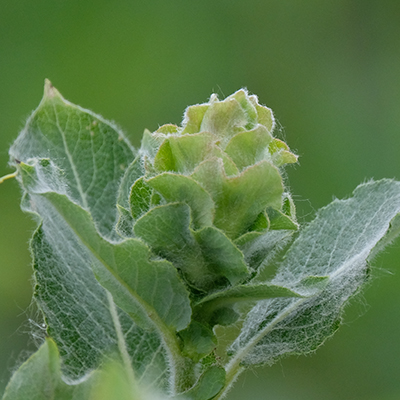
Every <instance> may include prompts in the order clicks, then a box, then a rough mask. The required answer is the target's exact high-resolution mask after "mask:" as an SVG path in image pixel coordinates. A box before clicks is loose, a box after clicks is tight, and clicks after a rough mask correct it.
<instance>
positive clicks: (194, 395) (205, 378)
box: [173, 365, 226, 400]
mask: <svg viewBox="0 0 400 400" xmlns="http://www.w3.org/2000/svg"><path fill="white" fill-rule="evenodd" d="M225 376H226V373H225V370H224V368H222V367H219V366H217V365H214V366H211V367H210V368H208V369H207V370H206V371H205V372H204V373H203V374H202V375H201V376H200V378H199V380H198V381H197V382H196V385H195V386H194V387H193V388H191V389H190V390H188V391H187V392H185V393H183V394H182V395H179V396H175V397H173V400H209V399H212V398H213V397H214V396H215V395H217V394H218V392H219V391H220V390H221V389H222V388H223V387H224V384H225Z"/></svg>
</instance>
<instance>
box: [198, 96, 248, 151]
mask: <svg viewBox="0 0 400 400" xmlns="http://www.w3.org/2000/svg"><path fill="white" fill-rule="evenodd" d="M246 124H247V118H246V113H245V111H244V110H243V109H242V107H241V106H240V104H239V102H238V101H237V100H236V99H235V98H232V97H231V98H227V99H225V100H224V101H221V102H214V103H212V104H211V105H210V106H209V107H208V109H207V111H206V112H205V113H204V118H203V121H202V122H201V126H200V132H203V131H205V132H211V133H212V134H214V135H215V136H216V137H217V138H218V139H219V140H221V143H222V145H223V147H225V146H226V144H227V142H228V141H229V139H230V138H231V137H232V136H234V135H235V134H236V133H238V132H240V131H243V130H244V129H245V128H244V127H245V126H246Z"/></svg>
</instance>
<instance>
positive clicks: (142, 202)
mask: <svg viewBox="0 0 400 400" xmlns="http://www.w3.org/2000/svg"><path fill="white" fill-rule="evenodd" d="M152 195H153V189H152V188H151V187H150V186H149V185H148V184H147V183H146V182H145V180H144V178H139V179H138V180H137V181H136V182H135V183H134V184H133V186H132V189H131V194H130V197H129V204H130V209H131V213H132V216H133V218H135V219H137V218H140V217H141V216H142V215H143V214H145V213H146V212H147V211H149V209H150V205H151V197H152ZM132 227H133V226H132Z"/></svg>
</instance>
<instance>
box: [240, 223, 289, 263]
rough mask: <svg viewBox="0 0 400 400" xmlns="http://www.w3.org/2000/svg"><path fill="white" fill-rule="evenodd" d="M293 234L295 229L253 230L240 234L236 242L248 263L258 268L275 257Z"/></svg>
mask: <svg viewBox="0 0 400 400" xmlns="http://www.w3.org/2000/svg"><path fill="white" fill-rule="evenodd" d="M292 236H293V231H290V230H271V231H264V232H255V231H253V232H247V233H245V234H244V235H242V236H240V237H239V238H237V239H236V240H235V242H234V243H235V244H236V246H237V247H238V248H239V249H240V250H241V251H242V253H243V254H244V259H245V262H246V263H247V265H248V266H249V267H250V268H252V269H254V270H256V269H257V268H259V267H260V265H263V264H267V263H269V262H270V261H271V260H272V259H274V257H275V255H276V254H277V253H278V252H279V251H280V250H281V249H282V248H283V247H284V246H285V245H286V244H287V243H288V242H289V241H290V240H291V238H292Z"/></svg>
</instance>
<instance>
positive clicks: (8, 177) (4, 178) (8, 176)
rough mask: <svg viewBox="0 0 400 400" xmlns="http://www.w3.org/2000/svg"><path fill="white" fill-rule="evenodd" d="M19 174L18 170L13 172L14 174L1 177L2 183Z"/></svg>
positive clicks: (0, 181)
mask: <svg viewBox="0 0 400 400" xmlns="http://www.w3.org/2000/svg"><path fill="white" fill-rule="evenodd" d="M17 175H18V171H15V172H13V173H12V174H8V175H4V176H2V177H1V178H0V183H3V182H4V181H6V180H7V179H12V178H15V177H16V176H17Z"/></svg>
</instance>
